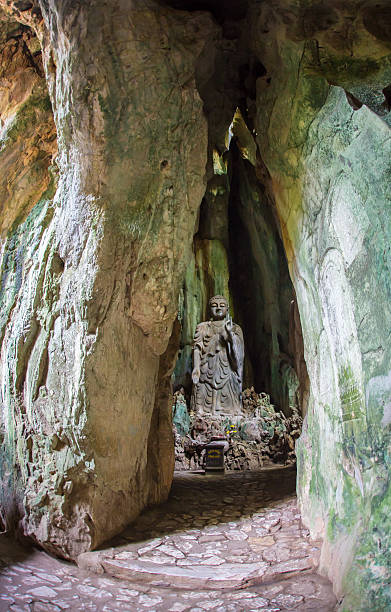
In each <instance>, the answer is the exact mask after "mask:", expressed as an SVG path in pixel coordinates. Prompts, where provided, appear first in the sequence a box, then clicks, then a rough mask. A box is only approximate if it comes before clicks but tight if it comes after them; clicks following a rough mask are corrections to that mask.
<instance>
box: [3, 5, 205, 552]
mask: <svg viewBox="0 0 391 612" xmlns="http://www.w3.org/2000/svg"><path fill="white" fill-rule="evenodd" d="M41 8H44V12H43V21H42V22H40V23H38V26H37V32H38V35H39V36H40V38H41V40H42V46H43V57H44V64H45V72H46V77H47V82H48V88H49V93H50V97H51V100H52V103H53V110H54V117H55V122H56V127H57V135H58V147H59V156H58V166H59V170H60V178H59V184H58V189H57V192H56V194H55V197H54V200H53V203H52V204H51V203H49V202H45V203H44V204H42V203H40V204H39V205H38V204H37V205H36V206H35V207H34V208H33V210H32V212H31V213H30V216H29V217H27V219H26V220H25V221H24V223H22V224H21V225H19V226H18V228H17V230H16V234H15V238H14V242H15V247H14V250H13V251H11V250H10V248H7V245H6V248H5V251H4V257H3V269H2V287H3V295H4V299H5V301H6V307H7V313H8V314H7V316H6V317H5V319H4V320H3V326H2V337H3V345H2V372H3V378H2V401H3V411H4V418H3V423H4V445H3V447H4V451H3V452H4V466H3V469H4V472H3V473H4V476H5V485H4V487H3V490H2V498H3V506H4V507H7V508H10V507H11V506H12V505H13V504H14V503H15V500H17V502H18V506H19V508H18V512H19V515H20V513H22V514H24V517H23V529H24V532H25V533H26V534H28V535H32V536H33V537H34V538H36V539H37V540H38V541H39V542H40V543H41V544H43V545H44V546H45V547H46V548H48V549H49V550H53V551H54V552H56V553H58V554H61V555H64V556H66V557H71V558H74V557H75V556H76V555H77V554H78V553H80V552H81V551H84V550H88V549H89V548H91V547H94V546H97V544H99V542H101V541H102V540H104V539H106V538H107V537H108V536H109V535H110V534H113V533H115V532H117V531H118V530H119V529H121V528H122V527H123V526H124V525H125V524H126V523H128V522H129V521H130V520H131V519H132V518H134V517H135V516H136V515H137V514H138V512H139V511H140V510H141V508H142V507H144V506H145V505H146V504H147V503H152V502H156V501H160V500H162V499H164V498H165V496H166V495H167V493H168V490H169V487H170V483H171V476H172V467H173V441H172V433H171V423H170V410H171V402H170V401H169V397H168V394H167V393H165V392H164V389H165V388H166V385H167V381H169V376H170V371H171V368H172V367H173V365H174V358H175V349H174V350H173V351H172V350H171V348H170V346H169V340H170V337H171V333H172V329H173V322H174V319H175V316H176V310H177V300H178V293H179V287H180V285H181V282H182V279H183V276H184V272H185V267H186V264H187V260H188V257H189V253H190V245H191V241H192V237H193V233H194V227H195V221H196V215H197V209H198V206H199V203H200V201H201V199H202V196H203V193H204V190H205V183H204V174H205V164H206V154H207V130H206V121H205V118H204V116H203V113H202V102H201V99H200V97H199V94H198V92H197V90H196V87H195V82H194V74H195V62H196V60H197V58H198V56H199V54H200V53H201V51H202V49H203V46H204V38H205V37H207V36H212V35H213V31H214V26H213V25H212V23H211V20H210V18H209V17H208V15H206V14H200V15H198V16H196V17H194V16H192V15H189V14H186V13H184V14H176V13H174V11H171V10H170V9H167V10H165V9H162V10H159V11H156V10H151V8H148V6H147V5H146V4H145V3H140V4H138V3H137V2H134V3H131V5H129V3H121V2H118V3H115V5H110V8H108V7H107V5H106V4H105V3H99V2H96V3H89V4H88V7H87V6H86V7H84V8H82V7H80V6H78V5H77V6H76V5H73V4H71V3H63V2H60V3H58V4H56V3H55V2H53V3H48V4H45V6H44V7H41ZM195 134H196V135H197V138H194V135H195ZM37 199H38V198H36V200H37ZM22 247H23V248H22ZM12 253H14V254H15V257H14V260H13V261H12V262H11V263H10V257H11V254H12ZM174 336H175V333H174ZM175 346H176V345H175ZM156 389H159V392H158V393H157V392H156ZM155 399H156V403H155ZM151 422H152V423H153V427H152V428H151ZM15 466H16V467H15ZM7 514H8V516H9V510H8V512H7Z"/></svg>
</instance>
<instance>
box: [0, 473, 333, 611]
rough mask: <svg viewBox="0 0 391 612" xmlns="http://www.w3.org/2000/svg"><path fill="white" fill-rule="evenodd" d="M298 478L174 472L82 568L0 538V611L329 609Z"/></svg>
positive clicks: (327, 585)
mask: <svg viewBox="0 0 391 612" xmlns="http://www.w3.org/2000/svg"><path fill="white" fill-rule="evenodd" d="M294 486H295V474H294V470H293V468H274V469H264V470H262V471H259V472H239V473H228V474H225V475H212V476H205V475H199V474H190V473H185V474H178V475H177V476H176V478H175V481H174V485H173V488H172V491H171V495H170V498H169V500H168V501H167V502H166V503H165V504H163V505H162V506H159V507H157V508H153V509H151V510H148V511H146V512H144V513H143V515H142V516H141V517H140V518H139V519H138V520H137V521H136V523H135V524H133V525H132V526H130V527H128V528H127V530H125V531H124V532H123V533H122V534H121V536H119V537H117V538H115V540H112V541H111V542H110V543H109V544H108V545H106V546H105V547H104V548H102V549H101V550H99V551H95V552H92V553H85V554H84V555H81V556H80V557H79V559H78V564H79V567H77V566H75V565H72V564H70V563H67V562H64V561H60V560H58V559H53V558H52V557H50V556H49V555H47V554H46V553H44V552H42V551H38V550H36V549H23V548H21V547H19V546H17V545H16V544H15V543H13V542H12V541H11V540H9V539H8V538H7V537H6V536H2V537H1V538H0V559H1V565H2V571H1V575H0V610H12V611H15V612H22V611H35V612H45V611H48V612H51V611H55V610H99V611H102V612H106V611H107V612H110V611H116V610H122V611H136V610H145V611H153V610H156V611H163V610H164V611H170V612H185V611H186V612H190V611H191V612H202V611H203V610H215V611H218V612H225V611H231V610H232V611H250V610H259V611H261V612H279V611H286V610H297V611H298V612H302V611H303V612H304V611H305V612H307V611H308V612H309V611H314V612H315V611H316V612H330V611H332V610H334V609H335V606H336V599H335V596H334V595H333V592H332V588H331V584H330V583H329V581H327V580H326V579H325V578H323V577H321V576H319V575H318V574H317V573H316V568H317V565H318V559H319V549H320V543H319V542H314V541H312V540H310V538H309V534H308V531H307V530H306V529H305V528H303V526H302V524H301V522H300V515H299V514H298V512H297V507H296V498H295V495H294Z"/></svg>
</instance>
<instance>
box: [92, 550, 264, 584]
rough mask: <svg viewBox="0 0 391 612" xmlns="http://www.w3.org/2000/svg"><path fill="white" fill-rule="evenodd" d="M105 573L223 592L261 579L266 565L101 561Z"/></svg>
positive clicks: (140, 580)
mask: <svg viewBox="0 0 391 612" xmlns="http://www.w3.org/2000/svg"><path fill="white" fill-rule="evenodd" d="M100 564H101V566H102V567H103V569H104V571H105V572H106V573H107V574H109V575H111V576H113V577H115V578H120V579H122V580H124V579H125V580H131V581H134V582H139V583H145V582H146V583H151V582H153V583H157V582H158V583H159V584H161V586H163V585H164V586H175V587H177V588H184V589H188V588H199V589H205V588H206V589H209V588H210V589H216V588H218V589H222V588H228V587H232V588H237V587H239V586H240V585H241V584H242V583H243V582H244V581H246V580H248V579H250V578H253V577H254V578H255V577H256V576H259V575H260V574H262V573H263V572H264V571H265V570H266V569H267V564H266V563H224V565H223V566H218V567H216V566H205V565H194V566H186V567H179V566H176V565H161V564H157V563H153V562H151V561H139V560H132V559H126V560H123V559H109V558H101V560H100Z"/></svg>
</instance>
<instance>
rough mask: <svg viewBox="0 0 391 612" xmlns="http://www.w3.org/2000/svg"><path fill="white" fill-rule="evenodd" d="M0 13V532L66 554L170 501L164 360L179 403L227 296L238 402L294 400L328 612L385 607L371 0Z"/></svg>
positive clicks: (385, 105) (384, 163) (50, 2)
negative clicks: (197, 348) (335, 603)
mask: <svg viewBox="0 0 391 612" xmlns="http://www.w3.org/2000/svg"><path fill="white" fill-rule="evenodd" d="M1 4H2V6H4V8H5V9H6V10H7V15H8V17H7V19H8V21H7V23H8V25H7V26H5V27H4V29H3V30H2V34H1V40H2V48H3V52H2V53H3V54H2V59H1V67H2V71H3V72H2V78H3V80H2V83H6V80H4V79H7V78H9V77H10V76H11V75H13V79H12V83H18V84H17V85H16V89H15V94H17V95H16V97H15V98H14V99H7V98H6V97H5V96H6V95H7V94H5V93H4V91H5V90H2V96H3V97H2V101H1V113H2V118H3V121H4V125H5V126H6V130H5V131H6V132H7V133H8V134H11V135H12V134H14V135H15V136H14V139H12V138H8V139H7V138H5V139H4V141H3V144H2V146H3V148H2V150H1V152H0V157H1V159H0V163H1V164H4V166H2V168H3V167H4V168H5V172H4V174H3V176H5V177H6V181H7V182H2V183H1V187H0V188H1V190H2V191H7V190H8V189H10V191H9V195H7V194H6V195H5V196H4V198H2V206H3V210H2V253H3V255H2V269H1V273H2V281H1V289H2V300H3V304H4V307H3V308H2V326H1V338H2V349H1V350H2V352H1V368H2V370H1V371H2V381H1V392H2V403H3V415H4V417H3V421H2V423H3V425H2V426H3V430H4V442H3V451H2V453H3V455H2V457H3V460H2V465H3V468H2V469H3V483H4V485H3V489H2V500H3V501H2V505H3V508H5V509H6V515H7V518H6V519H5V520H7V521H9V520H10V517H12V509H13V508H14V509H15V516H16V517H19V518H20V516H23V528H24V531H25V533H27V534H30V535H32V536H33V537H35V538H36V539H37V540H38V541H39V542H41V543H42V544H43V545H44V546H46V547H47V548H49V549H50V550H53V551H55V552H57V553H59V554H62V555H64V556H67V557H75V556H76V555H77V554H78V553H79V552H81V551H82V550H87V549H89V548H90V547H93V546H96V545H97V544H98V543H99V542H101V541H102V540H103V539H105V538H106V537H108V536H110V535H111V534H112V533H114V532H115V531H118V530H119V529H120V528H121V527H122V526H123V525H124V524H125V523H126V522H128V521H129V520H130V519H131V518H133V517H134V516H135V515H136V514H137V513H138V512H139V510H140V509H141V508H142V507H143V506H144V505H145V504H147V503H150V502H154V501H158V500H161V499H163V498H164V497H165V495H166V494H167V491H168V488H169V485H170V479H171V471H172V467H173V444H172V440H171V433H170V432H171V427H170V416H169V411H170V401H169V399H170V387H169V385H170V375H171V372H172V369H173V366H174V362H175V353H176V350H177V348H178V347H179V345H180V342H181V347H182V349H183V350H182V355H181V361H180V365H178V368H177V371H176V377H177V378H176V380H177V382H178V384H183V381H184V378H185V377H186V371H187V370H188V364H189V349H188V347H189V343H190V339H191V338H192V336H193V333H194V325H195V323H196V322H198V321H200V320H203V319H204V317H205V312H204V310H203V309H204V307H205V305H206V300H207V298H208V297H209V295H210V293H227V294H229V295H230V297H231V301H232V305H233V308H234V310H233V315H234V318H235V320H236V321H238V323H240V324H241V325H242V327H243V329H244V332H245V342H246V335H247V337H248V353H249V354H248V359H247V364H248V366H247V368H248V369H247V372H246V376H247V384H248V383H249V382H250V383H251V382H253V381H254V382H257V381H258V382H260V381H261V382H262V383H263V384H264V390H266V391H270V393H271V395H272V400H273V401H274V402H275V403H276V404H277V405H279V406H281V407H282V408H284V404H285V406H286V405H288V406H289V397H290V396H291V395H292V393H293V390H294V389H299V391H298V397H299V398H300V401H301V402H304V403H305V404H306V405H307V408H308V414H307V418H306V421H305V428H304V433H303V435H302V438H301V441H300V444H299V448H298V455H299V466H298V467H299V495H300V502H301V507H302V511H303V513H304V515H305V518H306V521H307V522H308V524H309V525H310V526H311V529H312V531H313V533H314V534H315V533H316V534H317V535H323V536H324V537H325V544H324V548H323V557H322V563H323V569H324V571H325V572H328V573H329V574H330V575H331V577H332V578H333V580H334V585H335V589H336V591H337V593H338V595H341V596H344V597H345V598H344V601H343V604H342V606H341V609H344V610H384V609H387V608H389V607H390V606H391V601H390V593H389V589H388V587H387V583H388V581H389V576H390V565H391V564H390V556H389V550H390V548H391V547H390V541H389V539H390V533H391V525H390V518H389V517H390V496H391V493H390V486H391V485H390V481H389V468H390V458H389V454H390V453H389V449H390V425H391V416H390V414H391V406H390V395H391V382H390V381H391V370H390V367H391V366H390V364H391V336H390V325H389V321H390V316H391V312H390V311H391V308H390V303H391V284H390V267H391V259H390V257H391V254H390V238H391V236H390V228H391V223H390V199H389V198H390V196H389V187H388V186H389V179H390V161H389V160H390V142H391V139H390V127H389V125H390V113H389V110H390V106H391V94H390V84H391V43H390V33H391V15H390V7H389V5H388V2H386V0H379V2H376V3H374V2H372V1H369V0H364V1H363V2H362V1H359V0H346V1H345V2H343V3H341V2H340V1H339V0H331V1H329V2H316V3H315V2H311V1H304V0H302V1H301V0H299V1H297V0H271V1H270V2H269V1H268V2H255V0H254V2H252V1H249V2H243V3H232V5H231V3H226V2H224V3H223V2H218V1H217V0H216V1H215V2H211V3H209V2H207V1H206V0H200V1H199V2H197V0H193V1H192V2H188V3H187V2H181V3H180V6H179V3H178V2H176V0H173V1H172V2H171V3H170V4H171V7H167V6H165V4H168V3H163V2H161V3H159V4H155V3H153V2H152V1H147V2H142V3H141V2H138V1H137V0H133V1H131V2H129V1H127V2H125V1H122V2H121V1H120V0H116V1H114V2H111V3H104V2H103V0H102V1H98V0H94V1H93V2H89V3H82V4H81V5H79V4H78V3H74V2H70V1H69V2H64V1H62V2H60V1H59V0H58V1H57V0H45V1H44V0H42V1H40V2H38V3H34V2H15V3H13V2H11V1H10V0H2V2H1ZM238 4H240V7H238V6H236V5H238ZM179 9H187V10H186V11H182V10H179ZM197 9H210V10H211V11H212V13H213V15H211V13H209V12H207V11H205V10H204V11H203V12H200V11H198V10H197ZM41 11H42V12H41ZM10 15H11V16H12V15H13V16H14V19H16V20H18V21H21V22H22V23H23V24H24V25H23V28H22V30H20V26H19V25H13V26H12V25H11V26H10V25H9V24H10V22H9V19H10V17H9V16H10ZM12 27H15V28H16V29H17V31H18V32H19V31H22V32H23V37H22V38H20V36H19V34H18V37H19V38H18V37H17V40H18V43H17V44H16V43H14V42H12V40H13V39H12V36H10V34H9V32H10V30H9V28H11V29H12ZM27 27H31V28H33V30H34V32H35V33H36V35H37V37H38V38H39V40H40V41H41V45H42V49H43V52H42V54H43V64H44V70H45V76H46V82H47V87H48V91H49V95H50V100H51V103H52V106H53V113H54V119H55V124H56V129H57V141H58V149H59V154H58V160H57V163H58V169H59V178H58V187H57V191H56V193H55V195H53V193H54V186H55V183H56V178H53V179H51V175H50V172H49V166H50V165H51V163H52V162H51V156H52V154H53V153H54V149H55V143H54V141H53V124H52V123H51V119H50V105H49V104H48V102H47V101H46V102H44V100H47V98H46V90H45V89H44V86H43V80H42V76H41V73H40V64H39V61H38V57H37V48H36V46H35V42H34V43H32V42H31V41H32V38H33V36H32V35H31V34H27V33H26V32H27V30H26V29H25V28H27ZM22 40H23V41H24V43H25V46H27V49H29V51H30V55H31V57H30V56H29V55H28V54H27V52H26V49H25V47H24V46H23V45H22ZM10 41H11V43H10ZM12 45H15V53H14V52H13V51H12V49H13V47H12V49H11V46H12ZM7 58H8V59H7ZM23 74H25V75H26V77H25V78H23V79H22V75H23ZM27 74H28V75H29V76H28V77H27ZM7 75H9V76H8V77H7ZM7 91H8V90H7ZM34 96H36V97H35V98H34ZM29 100H33V101H34V103H33V104H32V106H30V107H29V105H28V101H29ZM25 104H27V110H28V109H29V108H30V109H31V113H32V114H31V115H29V114H28V115H27V116H28V119H27V121H26V120H25V121H24V123H23V121H22V119H23V113H22V110H23V109H22V107H23V108H25V107H24V105H25ZM237 108H238V109H239V111H238V112H237V113H236V112H235V111H236V109H237ZM13 109H14V110H13ZM29 112H30V111H29ZM15 113H16V114H15ZM24 116H25V115H24ZM234 117H235V119H234V121H233V125H232V128H231V130H230V131H229V126H230V124H231V122H232V120H233V118H234ZM7 118H8V119H7ZM6 119H7V120H8V123H7V122H6ZM18 119H20V121H19V125H20V128H18ZM32 122H35V123H34V125H33V123H32ZM13 126H15V129H16V132H15V131H14V127H13ZM34 126H35V127H34ZM23 132H24V133H25V138H24V139H21V138H20V133H23ZM36 134H41V136H40V137H39V138H38V139H37V138H36V137H35V135H36ZM227 134H228V136H229V135H231V136H232V137H233V139H232V142H231V143H230V142H229V137H228V139H227ZM25 143H26V148H25V149H24V151H22V149H23V147H24V145H25ZM29 151H31V152H32V153H31V155H30V154H29ZM18 164H19V165H18ZM21 164H23V168H24V172H25V175H24V176H25V179H23V172H22V173H21V172H20V167H21ZM34 172H36V174H34ZM52 175H53V173H52ZM53 176H54V177H55V176H56V173H54V175H53ZM27 177H28V178H27ZM23 180H24V182H23ZM3 181H4V179H3ZM12 183H13V185H12V190H11V187H9V185H11V184H12ZM7 193H8V192H7ZM12 194H14V195H12ZM201 202H202V206H201ZM200 207H201V208H200ZM199 209H200V210H199ZM28 213H29V214H28ZM27 214H28V216H26V215H27ZM282 244H283V246H284V249H285V254H286V258H287V260H288V266H289V273H290V277H291V279H292V282H293V285H294V291H293V289H292V287H291V286H290V284H289V282H288V280H287V271H286V262H285V257H284V253H283V249H282ZM233 249H236V250H235V253H233ZM243 287H248V288H249V291H248V293H246V291H244V290H243ZM238 296H241V298H240V299H239V298H238ZM179 297H180V300H179V301H180V304H179V312H180V316H181V323H182V331H181V329H180V327H179V324H178V323H177V324H175V325H174V326H173V322H174V320H175V317H176V312H177V308H178V299H179ZM251 300H254V302H253V303H252V302H251ZM295 300H296V302H295ZM291 301H294V303H293V304H290V302H291ZM296 304H297V305H296ZM288 305H289V312H288V310H287V309H288ZM298 314H300V317H299V316H298ZM245 320H246V321H248V326H247V328H246V325H245V323H244V321H245ZM300 321H301V327H302V328H303V340H304V342H302V338H301V330H300ZM181 334H182V335H181ZM180 336H181V340H180ZM304 358H305V361H304ZM307 369H308V376H309V378H307ZM297 385H298V386H297ZM284 386H285V387H284ZM282 387H284V388H285V391H284V390H283V389H282ZM295 393H296V391H295ZM274 396H275V397H274ZM287 398H288V401H287Z"/></svg>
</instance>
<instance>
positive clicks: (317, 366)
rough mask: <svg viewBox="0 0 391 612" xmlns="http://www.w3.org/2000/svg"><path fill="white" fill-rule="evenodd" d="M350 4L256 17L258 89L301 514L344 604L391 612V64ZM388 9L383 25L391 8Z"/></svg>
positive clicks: (286, 8)
mask: <svg viewBox="0 0 391 612" xmlns="http://www.w3.org/2000/svg"><path fill="white" fill-rule="evenodd" d="M353 4H355V3H351V5H346V6H345V7H344V8H343V9H342V8H341V6H340V5H337V3H335V5H333V3H329V4H328V6H327V7H326V5H325V6H324V7H323V8H322V10H318V8H319V7H315V6H314V7H313V9H311V8H308V7H305V6H304V3H303V6H302V7H301V6H300V3H298V4H295V5H294V4H293V3H289V2H285V3H282V6H281V5H279V6H278V11H277V10H276V9H277V6H276V4H274V6H273V3H270V5H269V6H268V7H266V6H263V7H262V9H261V10H260V11H259V10H258V11H257V13H256V15H257V16H255V13H254V14H253V17H252V23H255V26H254V31H255V32H256V33H258V32H259V31H260V30H262V31H263V32H264V33H265V36H264V37H263V38H262V37H258V39H257V42H256V44H255V47H254V48H255V50H256V53H257V54H258V55H259V57H262V61H263V63H264V65H265V67H266V69H267V70H268V71H269V72H268V77H267V79H264V80H259V81H258V82H257V113H258V114H257V119H256V129H257V134H258V136H257V141H258V144H259V148H260V152H261V155H262V157H263V159H264V161H265V163H266V165H267V168H268V170H269V172H270V175H271V179H272V183H273V191H274V195H275V199H276V206H277V211H278V214H279V218H280V223H281V228H282V234H283V239H284V245H285V249H286V253H287V257H288V262H289V268H290V273H291V277H292V280H293V282H294V286H295V290H296V295H297V299H298V306H299V311H300V318H301V323H302V326H303V335H304V350H305V360H306V364H307V368H308V374H309V379H310V397H309V409H308V414H307V419H306V422H305V426H304V432H303V435H302V437H301V439H300V441H299V445H298V493H299V498H300V504H301V510H302V512H303V515H304V519H305V521H306V522H307V523H308V524H309V525H310V527H311V529H312V532H313V533H315V534H319V535H321V536H322V537H324V538H325V544H324V547H323V553H322V563H323V571H325V572H327V573H328V574H329V575H330V577H331V578H332V579H333V581H334V586H335V589H336V592H337V594H339V595H341V596H344V599H343V603H342V605H341V609H343V610H353V609H354V610H369V609H371V610H372V609H376V610H383V609H387V608H388V607H389V606H390V603H391V602H390V600H389V596H390V594H389V589H388V587H387V580H388V578H387V577H388V576H389V573H390V562H389V557H388V552H386V551H388V550H389V537H390V525H389V519H388V510H387V508H389V487H390V482H389V467H390V466H389V448H390V429H389V426H388V422H389V418H388V413H389V398H390V386H389V380H390V374H389V372H390V363H391V361H390V357H391V353H390V351H391V342H390V334H389V328H390V324H389V321H390V314H391V313H390V297H391V296H390V283H389V277H390V265H391V260H390V250H389V249H390V247H389V244H390V227H391V225H390V194H389V190H388V187H387V185H388V183H389V173H390V146H389V144H390V128H389V116H388V115H387V99H386V94H385V93H384V92H383V90H386V87H387V85H388V83H389V81H390V72H389V68H390V59H391V57H390V45H389V42H388V41H385V39H384V37H383V38H382V37H381V36H380V35H379V32H378V31H377V30H376V28H375V26H374V22H371V24H372V25H370V24H369V22H370V18H369V17H368V15H369V14H370V15H371V16H372V17H371V19H373V18H374V17H375V11H374V9H372V8H371V7H369V6H368V8H366V9H365V10H364V11H363V12H360V11H359V10H358V7H357V6H356V5H355V6H353ZM330 5H331V6H330ZM378 9H379V18H380V14H381V11H382V10H383V12H384V11H385V10H386V9H385V8H384V7H382V6H380V5H379V7H378ZM299 16H300V19H298V17H299ZM386 23H389V22H387V21H386V22H385V24H386ZM298 24H302V26H303V24H304V26H303V28H304V29H303V28H302V29H300V28H299V27H298ZM385 27H386V26H385ZM341 32H345V34H344V36H342V34H341ZM254 40H255V34H254ZM351 92H354V96H357V99H355V100H352V95H351ZM358 98H360V99H358Z"/></svg>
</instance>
